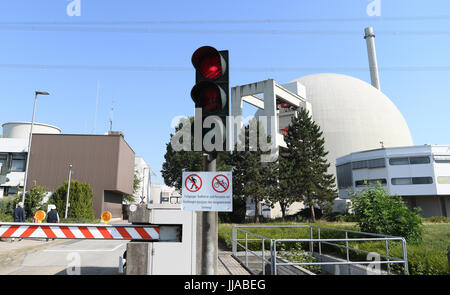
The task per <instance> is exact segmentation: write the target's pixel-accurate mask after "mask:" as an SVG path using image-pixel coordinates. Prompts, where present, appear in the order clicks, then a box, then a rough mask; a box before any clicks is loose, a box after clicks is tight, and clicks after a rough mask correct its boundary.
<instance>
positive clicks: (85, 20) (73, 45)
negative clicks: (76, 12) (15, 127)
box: [0, 0, 450, 183]
mask: <svg viewBox="0 0 450 295" xmlns="http://www.w3.org/2000/svg"><path fill="white" fill-rule="evenodd" d="M70 2H71V1H68V0H47V1H45V0H29V1H24V0H15V1H10V0H9V1H3V0H1V1H0V4H1V6H0V37H1V38H0V40H1V43H0V89H1V91H0V123H4V122H8V121H29V120H31V115H32V107H33V98H34V91H35V90H43V91H48V92H50V93H51V96H48V97H40V98H39V101H38V108H37V113H36V120H37V121H39V122H43V123H48V124H52V125H56V126H58V127H60V128H61V129H62V131H63V132H64V133H92V131H93V128H94V116H95V104H96V93H97V83H98V82H99V84H100V97H99V107H98V115H97V126H96V130H97V133H98V134H103V133H105V132H107V131H108V129H109V112H110V107H111V104H112V101H113V100H114V101H115V104H114V120H113V129H114V130H121V131H123V132H124V134H125V139H126V140H127V141H128V143H129V144H130V146H131V147H132V148H133V149H134V151H135V153H136V155H139V156H142V157H144V158H145V160H146V161H147V162H148V163H149V164H150V165H151V167H152V168H153V170H154V171H155V172H156V173H157V175H158V176H157V177H155V178H154V180H155V181H156V182H159V183H162V182H163V180H162V178H161V176H160V172H159V171H160V170H161V165H162V163H163V160H164V158H163V156H164V153H165V144H166V143H167V142H168V141H169V134H170V132H172V131H173V129H172V128H171V126H170V123H171V121H172V119H173V118H174V117H175V116H179V115H192V114H193V109H194V105H193V102H192V101H191V99H190V95H189V93H190V90H191V88H192V86H193V84H194V70H193V69H191V64H190V58H191V55H192V53H193V52H194V51H195V49H196V48H198V47H200V46H203V45H212V46H214V47H216V48H218V49H219V50H224V49H227V50H229V51H230V64H231V65H230V67H231V74H230V80H231V86H236V85H241V84H246V83H251V82H256V81H260V80H264V79H268V78H274V79H275V80H276V81H278V82H279V83H285V82H289V81H291V80H293V79H296V78H298V77H301V76H304V75H308V74H313V73H320V72H338V73H342V74H347V75H351V76H354V77H357V78H359V79H362V80H364V81H367V82H369V83H370V77H369V72H368V61H367V52H366V46H365V41H364V39H363V35H364V28H365V27H367V26H373V27H374V30H375V34H376V47H377V55H378V63H379V67H380V68H381V71H380V82H381V88H382V91H383V92H384V93H385V94H386V95H387V96H388V97H389V98H390V99H391V100H392V101H393V102H394V104H395V105H396V106H397V107H398V108H399V110H400V111H401V113H402V114H403V116H404V117H405V119H406V121H407V123H408V125H409V127H410V130H411V133H412V137H413V141H414V144H426V143H430V144H450V141H449V138H450V129H449V128H448V126H450V116H449V115H448V112H449V109H450V100H449V99H448V98H449V93H450V54H449V52H450V41H449V40H450V38H449V37H450V36H449V35H450V18H442V17H440V16H448V15H450V1H448V0H440V1H438V0H434V1H418V0H403V1H402V0H396V1H392V0H380V3H381V10H380V11H381V16H372V17H369V16H368V14H367V12H366V9H367V6H368V5H369V4H370V3H372V2H373V1H372V0H339V1H335V0H314V1H306V0H296V1H293V0H290V1H287V0H279V1H267V0H245V1H235V0H229V1H203V0H192V1H137V0H135V1H106V0H81V16H72V17H71V16H68V15H67V13H66V7H67V5H68V4H69V3H70ZM220 3H224V5H220ZM423 16H427V17H435V18H434V19H433V18H426V19H421V18H418V17H423ZM395 17H399V18H409V19H408V20H405V19H401V20H398V19H397V20H394V19H393V18H395ZM215 19H219V20H227V21H233V20H234V21H235V22H234V23H227V24H223V23H222V24H189V23H186V22H185V23H181V24H180V23H178V24H176V23H175V22H176V21H202V20H203V21H210V20H215ZM302 19H310V20H311V19H312V20H315V21H303V22H301V21H299V20H302ZM324 19H328V21H323V20H324ZM245 20H251V21H247V22H245ZM254 20H272V21H271V22H269V21H267V22H263V23H257V22H253V21H254ZM275 20H297V21H293V22H286V21H285V22H282V21H275ZM158 21H159V22H161V23H160V24H158V23H157V22H158ZM45 22H47V23H54V24H53V25H48V24H47V25H45V24H43V23H45ZM132 22H147V24H130V23H132ZM164 22H166V23H164ZM167 22H168V23H167ZM27 23H28V24H27ZM30 23H35V24H30ZM108 23H109V24H108ZM126 23H128V24H126ZM142 29H147V30H152V31H151V32H148V31H147V32H143V30H142ZM300 32H303V33H300ZM305 32H309V33H308V34H305ZM312 32H316V33H312ZM332 32H334V33H332ZM395 32H397V33H398V34H394V33H395ZM421 32H427V33H426V34H425V33H421ZM438 32H440V33H439V34H438ZM55 66H62V68H57V67H55ZM74 66H75V67H78V68H73V67H74ZM104 67H111V68H104ZM133 67H134V68H133ZM399 67H406V68H407V69H409V70H402V71H398V70H395V69H396V68H397V69H398V68H399ZM433 67H434V70H431V69H433ZM158 68H161V69H162V71H161V70H159V71H158V70H157V69H158ZM288 68H295V69H297V70H291V71H288V70H287V69H288ZM302 68H307V69H308V70H302ZM133 69H134V70H133ZM233 69H235V70H233ZM270 69H273V70H270ZM383 69H386V70H383ZM393 69H394V70H393ZM424 69H427V70H424Z"/></svg>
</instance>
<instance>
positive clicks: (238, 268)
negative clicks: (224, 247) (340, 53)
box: [217, 251, 250, 275]
mask: <svg viewBox="0 0 450 295" xmlns="http://www.w3.org/2000/svg"><path fill="white" fill-rule="evenodd" d="M218 258H219V261H218V263H217V274H218V275H250V273H249V272H248V271H247V270H246V269H245V268H244V267H243V266H242V265H241V264H240V263H239V262H238V261H237V260H236V259H234V258H233V257H232V256H231V252H228V251H220V252H219V257H218Z"/></svg>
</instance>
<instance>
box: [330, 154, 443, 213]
mask: <svg viewBox="0 0 450 295" xmlns="http://www.w3.org/2000/svg"><path fill="white" fill-rule="evenodd" d="M336 170H337V181H338V189H339V198H340V199H342V200H349V201H350V200H351V199H350V195H349V191H353V192H355V191H359V190H362V189H365V188H366V185H365V181H366V182H367V183H368V184H369V185H376V184H377V183H380V184H381V185H382V186H383V187H384V188H385V189H386V191H387V192H388V193H389V194H390V195H399V196H402V197H403V199H404V200H405V202H406V203H407V204H408V205H409V207H411V208H412V207H420V208H421V209H422V215H423V216H424V217H431V216H447V217H449V216H450V146H448V145H423V146H406V147H395V148H381V149H375V150H367V151H361V152H356V153H351V154H349V155H346V156H343V157H340V158H338V159H336ZM341 210H342V208H341Z"/></svg>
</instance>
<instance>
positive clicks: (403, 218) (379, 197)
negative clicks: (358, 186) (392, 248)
mask: <svg viewBox="0 0 450 295" xmlns="http://www.w3.org/2000/svg"><path fill="white" fill-rule="evenodd" d="M350 197H351V198H352V210H353V212H354V214H355V218H356V220H357V223H358V225H359V227H360V229H361V230H362V231H365V232H370V233H379V234H385V235H392V236H400V237H404V238H405V239H406V240H407V241H408V242H413V243H414V242H419V241H421V239H422V227H421V224H422V218H421V217H420V214H419V209H417V208H414V209H413V210H409V209H408V207H407V205H406V204H405V203H404V202H403V200H402V197H400V196H398V195H394V196H390V195H389V194H388V193H387V191H386V190H385V189H384V188H383V186H382V185H381V184H380V183H378V185H377V186H376V187H370V186H369V185H368V184H367V183H366V189H364V190H360V191H357V192H356V193H355V192H350Z"/></svg>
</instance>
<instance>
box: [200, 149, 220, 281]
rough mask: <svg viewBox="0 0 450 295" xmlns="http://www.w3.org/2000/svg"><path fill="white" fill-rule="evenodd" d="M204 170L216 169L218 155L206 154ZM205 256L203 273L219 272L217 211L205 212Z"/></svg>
mask: <svg viewBox="0 0 450 295" xmlns="http://www.w3.org/2000/svg"><path fill="white" fill-rule="evenodd" d="M204 159H205V161H204V170H205V171H208V172H215V171H216V157H215V155H214V154H212V153H209V154H205V155H204ZM203 246H204V248H203V249H204V250H203V257H202V274H204V275H214V274H216V273H217V212H211V211H209V212H203Z"/></svg>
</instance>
